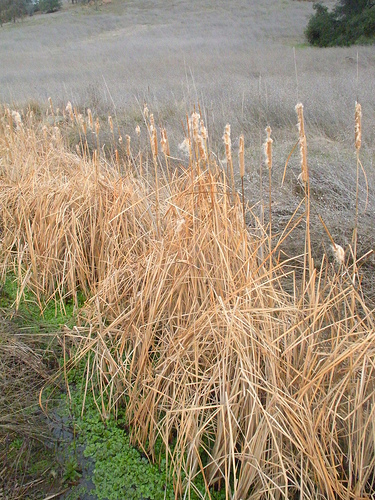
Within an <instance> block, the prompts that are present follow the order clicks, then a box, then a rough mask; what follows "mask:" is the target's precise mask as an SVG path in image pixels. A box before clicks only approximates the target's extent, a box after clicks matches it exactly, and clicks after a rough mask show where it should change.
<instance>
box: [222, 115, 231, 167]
mask: <svg viewBox="0 0 375 500" xmlns="http://www.w3.org/2000/svg"><path fill="white" fill-rule="evenodd" d="M223 141H224V144H225V154H226V157H227V162H228V164H229V163H230V162H231V161H232V142H231V139H230V125H229V123H227V124H226V125H225V129H224V136H223Z"/></svg>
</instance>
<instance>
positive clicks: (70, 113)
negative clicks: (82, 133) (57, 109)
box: [65, 101, 74, 122]
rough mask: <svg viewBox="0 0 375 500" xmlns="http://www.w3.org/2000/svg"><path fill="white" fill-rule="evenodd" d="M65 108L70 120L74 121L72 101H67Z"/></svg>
mask: <svg viewBox="0 0 375 500" xmlns="http://www.w3.org/2000/svg"><path fill="white" fill-rule="evenodd" d="M65 110H66V111H67V113H69V117H70V119H71V121H72V122H74V113H73V107H72V103H71V102H70V101H68V104H67V105H66V108H65Z"/></svg>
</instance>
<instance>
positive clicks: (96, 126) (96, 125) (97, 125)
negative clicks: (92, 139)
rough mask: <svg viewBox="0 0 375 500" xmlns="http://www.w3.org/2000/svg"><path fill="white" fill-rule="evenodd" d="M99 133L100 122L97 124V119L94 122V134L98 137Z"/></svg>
mask: <svg viewBox="0 0 375 500" xmlns="http://www.w3.org/2000/svg"><path fill="white" fill-rule="evenodd" d="M99 132H100V122H99V118H97V119H96V121H95V134H96V135H99Z"/></svg>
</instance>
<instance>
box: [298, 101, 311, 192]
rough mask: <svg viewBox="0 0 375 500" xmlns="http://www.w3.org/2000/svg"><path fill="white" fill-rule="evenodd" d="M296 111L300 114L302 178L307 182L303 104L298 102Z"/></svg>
mask: <svg viewBox="0 0 375 500" xmlns="http://www.w3.org/2000/svg"><path fill="white" fill-rule="evenodd" d="M296 112H297V116H298V131H299V149H300V154H301V171H302V175H301V179H302V182H304V183H306V182H307V181H308V179H309V172H308V167H307V141H306V135H305V123H304V118H303V104H301V103H299V104H297V106H296Z"/></svg>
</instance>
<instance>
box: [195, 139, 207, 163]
mask: <svg viewBox="0 0 375 500" xmlns="http://www.w3.org/2000/svg"><path fill="white" fill-rule="evenodd" d="M197 144H198V150H199V156H200V157H201V159H202V160H206V158H207V155H206V148H205V145H204V141H203V137H202V136H201V135H198V137H197Z"/></svg>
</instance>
